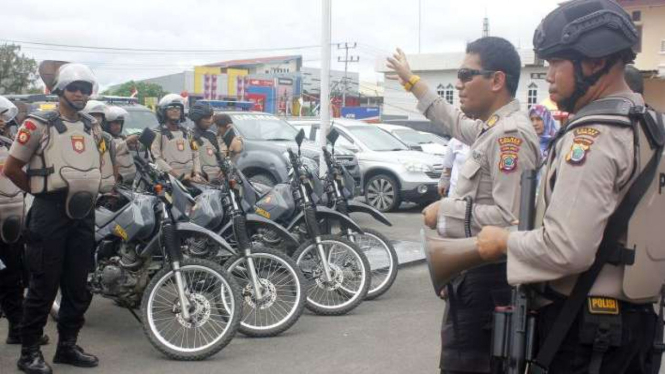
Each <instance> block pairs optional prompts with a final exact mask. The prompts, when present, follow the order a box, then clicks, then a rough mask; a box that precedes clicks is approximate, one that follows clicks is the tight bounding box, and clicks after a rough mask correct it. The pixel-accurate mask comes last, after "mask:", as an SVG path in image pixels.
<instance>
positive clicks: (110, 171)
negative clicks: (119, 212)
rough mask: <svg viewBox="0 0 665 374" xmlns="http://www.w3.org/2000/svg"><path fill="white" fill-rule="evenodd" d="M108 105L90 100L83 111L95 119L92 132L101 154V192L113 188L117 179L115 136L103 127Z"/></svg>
mask: <svg viewBox="0 0 665 374" xmlns="http://www.w3.org/2000/svg"><path fill="white" fill-rule="evenodd" d="M108 109H109V108H108V106H107V105H106V104H104V103H103V102H101V101H97V100H88V103H87V104H86V105H85V108H84V109H83V110H82V112H83V113H85V114H89V115H90V116H92V117H93V118H94V119H95V123H94V125H93V127H92V132H93V134H94V135H95V141H96V142H97V149H99V153H100V154H101V167H100V170H101V172H102V183H101V184H100V186H99V192H101V193H109V192H111V190H113V187H114V186H115V183H116V180H117V170H116V169H117V168H116V165H115V149H114V147H113V138H112V137H111V134H109V133H108V132H106V131H105V130H104V129H103V127H104V124H105V123H106V117H107V116H108Z"/></svg>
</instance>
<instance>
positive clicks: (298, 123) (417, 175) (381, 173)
mask: <svg viewBox="0 0 665 374" xmlns="http://www.w3.org/2000/svg"><path fill="white" fill-rule="evenodd" d="M290 123H291V124H292V125H294V126H295V127H296V128H303V129H305V133H306V134H307V135H308V136H309V139H310V140H316V139H318V137H319V136H320V121H319V120H317V119H307V120H303V119H293V120H290ZM332 126H334V127H335V128H336V129H337V130H338V131H339V133H340V137H339V139H338V140H337V143H336V145H337V146H341V147H344V148H346V149H348V150H351V151H352V152H354V153H355V155H356V157H357V159H358V165H359V167H360V173H361V176H362V180H363V182H364V183H363V193H364V195H365V200H366V201H367V203H368V204H369V205H371V206H373V207H375V208H376V209H378V210H380V211H382V212H387V211H391V210H395V209H397V208H398V207H399V206H400V203H401V202H402V201H411V202H415V203H418V204H423V205H424V204H427V203H429V202H431V201H434V200H436V199H437V198H438V196H439V195H438V192H437V183H438V181H439V177H440V176H441V172H442V170H443V165H442V159H441V157H436V156H433V155H430V154H427V153H423V152H419V151H411V150H409V147H408V146H407V145H406V144H404V143H403V142H401V141H400V140H398V139H397V138H395V137H394V136H392V135H391V134H389V133H387V132H386V131H383V130H382V129H380V128H378V127H377V126H376V125H370V124H367V123H365V122H361V121H356V120H352V119H345V118H336V119H334V120H333V121H332Z"/></svg>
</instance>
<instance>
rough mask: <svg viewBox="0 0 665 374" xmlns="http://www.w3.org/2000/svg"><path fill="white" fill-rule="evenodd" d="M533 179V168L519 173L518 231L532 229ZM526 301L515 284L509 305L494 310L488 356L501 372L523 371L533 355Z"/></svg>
mask: <svg viewBox="0 0 665 374" xmlns="http://www.w3.org/2000/svg"><path fill="white" fill-rule="evenodd" d="M537 181H538V171H537V170H525V171H524V172H523V173H522V177H521V181H520V186H521V192H520V211H519V225H518V229H519V230H521V231H524V230H532V229H533V228H534V219H535V205H536V198H535V197H536V186H537ZM528 301H529V295H528V290H527V288H526V287H525V286H523V285H517V286H515V287H514V288H513V294H512V301H511V305H510V306H507V307H499V308H497V309H496V310H495V312H494V326H493V330H492V357H493V359H494V360H495V362H497V364H498V369H500V372H501V373H506V374H517V373H524V372H525V369H526V366H527V364H528V362H529V361H530V360H531V359H532V358H533V348H534V346H533V345H534V338H535V335H534V334H535V316H534V315H532V314H530V313H529V308H528Z"/></svg>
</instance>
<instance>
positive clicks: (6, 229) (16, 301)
mask: <svg viewBox="0 0 665 374" xmlns="http://www.w3.org/2000/svg"><path fill="white" fill-rule="evenodd" d="M18 111H19V110H18V108H17V107H16V106H15V105H14V104H13V103H12V102H11V101H9V100H7V98H5V97H3V96H0V129H3V128H6V127H5V125H6V124H8V123H10V122H12V121H13V120H14V118H15V116H16V115H17V113H18ZM6 135H8V134H6V133H2V135H0V170H1V169H2V167H3V166H4V164H5V162H6V160H7V156H8V154H9V147H11V144H12V139H11V138H9V137H7V136H6ZM24 207H25V204H24V202H23V191H21V189H20V188H18V187H16V185H15V184H14V183H12V182H11V181H10V180H9V179H8V178H7V177H5V176H4V175H0V262H2V263H3V264H4V266H5V267H6V268H5V269H3V270H0V309H1V310H2V312H3V313H4V315H5V316H6V317H7V320H8V321H9V329H8V330H7V340H6V342H7V344H21V319H22V318H23V293H24V291H25V287H26V285H27V279H23V278H24V277H23V262H22V259H21V257H22V256H21V252H22V251H23V245H22V242H21V240H20V239H21V238H20V230H21V221H22V219H23V215H24ZM48 340H49V339H48V336H46V335H43V336H42V338H41V339H40V344H42V345H43V344H47V343H48Z"/></svg>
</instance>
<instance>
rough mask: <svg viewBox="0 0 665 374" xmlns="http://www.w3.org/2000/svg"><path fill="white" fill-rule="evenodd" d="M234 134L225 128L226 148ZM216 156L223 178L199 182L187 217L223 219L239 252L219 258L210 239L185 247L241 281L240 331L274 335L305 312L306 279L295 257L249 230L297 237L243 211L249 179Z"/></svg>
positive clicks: (214, 222) (214, 224)
mask: <svg viewBox="0 0 665 374" xmlns="http://www.w3.org/2000/svg"><path fill="white" fill-rule="evenodd" d="M234 136H235V134H234V133H233V131H232V130H229V131H227V133H226V134H225V137H224V141H225V143H226V144H227V146H229V145H230V143H231V142H232V141H233V138H234ZM216 157H217V161H218V164H219V166H220V168H221V170H222V173H223V175H224V176H225V177H224V178H223V179H220V180H219V181H218V182H219V183H218V185H216V186H215V185H213V186H205V187H204V186H198V188H199V189H200V190H202V192H201V194H200V195H198V196H197V198H196V203H195V205H194V207H193V208H192V213H191V218H192V220H193V221H194V222H200V223H201V224H203V225H207V226H206V227H209V228H211V229H215V228H219V226H221V225H222V224H223V223H224V222H226V223H228V224H229V225H231V228H232V231H231V232H232V235H231V236H230V237H228V240H229V243H230V244H231V245H232V246H234V247H235V248H236V249H237V250H238V252H239V253H238V254H236V255H233V256H231V257H230V258H228V257H227V258H219V257H217V256H216V253H217V251H215V250H214V247H213V246H210V245H209V243H207V242H209V240H206V243H202V242H201V240H195V241H194V242H193V243H191V245H189V246H188V248H190V249H189V253H190V255H191V256H208V257H207V258H210V259H216V260H215V261H219V262H221V263H223V264H224V268H225V269H226V270H227V271H228V273H229V274H231V275H232V276H233V277H234V278H235V280H236V281H237V282H238V284H240V287H241V288H242V297H243V300H244V305H243V317H242V321H241V324H240V328H239V331H240V332H241V333H243V334H245V335H249V336H255V337H266V336H274V335H278V334H280V333H282V332H284V331H286V330H288V329H289V328H290V327H291V326H293V325H294V324H295V323H296V321H297V320H298V319H299V318H300V316H301V315H302V313H303V310H304V307H305V291H304V289H303V285H304V284H305V278H304V276H303V274H302V272H301V271H300V269H299V268H298V265H297V264H296V263H295V261H294V260H293V259H291V258H290V257H289V256H287V255H286V254H285V253H283V252H280V251H276V250H273V249H270V248H267V247H266V246H264V245H262V244H261V243H260V242H258V241H255V240H254V241H253V240H252V239H251V236H250V234H249V233H250V232H257V231H260V230H262V228H269V229H271V230H275V231H279V232H280V233H281V235H282V236H283V237H287V238H289V239H290V241H291V242H296V243H297V241H296V239H295V238H293V237H292V236H291V235H290V234H289V233H288V232H287V231H286V230H285V229H283V228H282V227H280V226H279V225H277V224H276V223H274V222H272V221H269V220H267V219H265V218H263V217H260V216H257V215H255V214H247V213H246V210H247V209H248V208H249V207H250V205H249V203H248V202H247V201H246V200H245V199H243V196H244V195H245V194H246V193H249V192H246V189H247V188H249V182H248V181H247V180H246V179H244V178H242V177H241V173H240V172H239V171H238V170H237V168H236V167H235V166H234V165H233V163H232V162H231V160H230V159H229V158H228V157H222V155H221V154H220V153H219V152H217V153H216ZM220 203H221V206H220V207H219V208H217V204H220ZM220 215H222V217H221V218H220ZM250 227H251V229H252V230H251V231H250V230H248V228H250Z"/></svg>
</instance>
